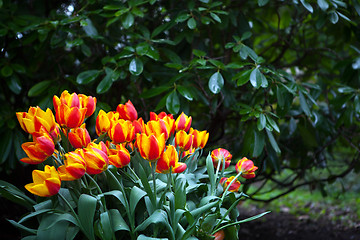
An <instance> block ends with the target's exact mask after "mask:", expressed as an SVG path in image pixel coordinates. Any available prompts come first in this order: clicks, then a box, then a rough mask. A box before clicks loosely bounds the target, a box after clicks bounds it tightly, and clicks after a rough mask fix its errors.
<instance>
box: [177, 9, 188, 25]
mask: <svg viewBox="0 0 360 240" xmlns="http://www.w3.org/2000/svg"><path fill="white" fill-rule="evenodd" d="M189 17H190V15H189V14H188V13H186V12H185V13H180V14H179V15H178V16H177V17H176V18H175V22H177V23H180V22H185V21H186V20H188V19H189Z"/></svg>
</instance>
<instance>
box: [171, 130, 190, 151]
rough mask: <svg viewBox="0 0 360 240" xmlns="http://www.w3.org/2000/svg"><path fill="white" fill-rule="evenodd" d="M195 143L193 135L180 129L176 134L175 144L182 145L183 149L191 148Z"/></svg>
mask: <svg viewBox="0 0 360 240" xmlns="http://www.w3.org/2000/svg"><path fill="white" fill-rule="evenodd" d="M192 143H193V135H191V134H187V133H186V132H185V131H183V130H180V131H178V132H177V133H176V134H175V146H176V147H180V149H181V151H187V150H189V149H190V148H191V146H192Z"/></svg>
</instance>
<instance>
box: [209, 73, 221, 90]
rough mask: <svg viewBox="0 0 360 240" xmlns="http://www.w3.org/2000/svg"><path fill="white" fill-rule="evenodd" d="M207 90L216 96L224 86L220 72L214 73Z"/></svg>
mask: <svg viewBox="0 0 360 240" xmlns="http://www.w3.org/2000/svg"><path fill="white" fill-rule="evenodd" d="M208 85H209V89H210V91H211V92H212V93H214V94H218V93H219V92H220V91H221V89H222V88H223V86H224V78H223V76H222V75H221V73H220V72H216V73H214V74H213V75H212V76H211V77H210V79H209V83H208Z"/></svg>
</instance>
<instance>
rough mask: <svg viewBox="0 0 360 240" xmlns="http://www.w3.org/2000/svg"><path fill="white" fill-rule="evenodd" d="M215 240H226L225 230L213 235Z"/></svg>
mask: <svg viewBox="0 0 360 240" xmlns="http://www.w3.org/2000/svg"><path fill="white" fill-rule="evenodd" d="M213 237H215V238H214V240H224V239H225V232H224V230H222V229H221V230H220V231H217V232H216V233H214V235H213Z"/></svg>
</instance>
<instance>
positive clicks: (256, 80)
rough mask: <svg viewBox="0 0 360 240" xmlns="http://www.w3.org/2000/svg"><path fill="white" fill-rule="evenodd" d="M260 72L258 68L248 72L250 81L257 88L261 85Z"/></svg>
mask: <svg viewBox="0 0 360 240" xmlns="http://www.w3.org/2000/svg"><path fill="white" fill-rule="evenodd" d="M261 74H262V73H261V72H260V70H259V69H258V68H255V69H254V70H252V72H251V74H250V83H251V85H252V86H253V87H254V88H259V87H260V86H261V83H262V82H261V81H262V78H261Z"/></svg>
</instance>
